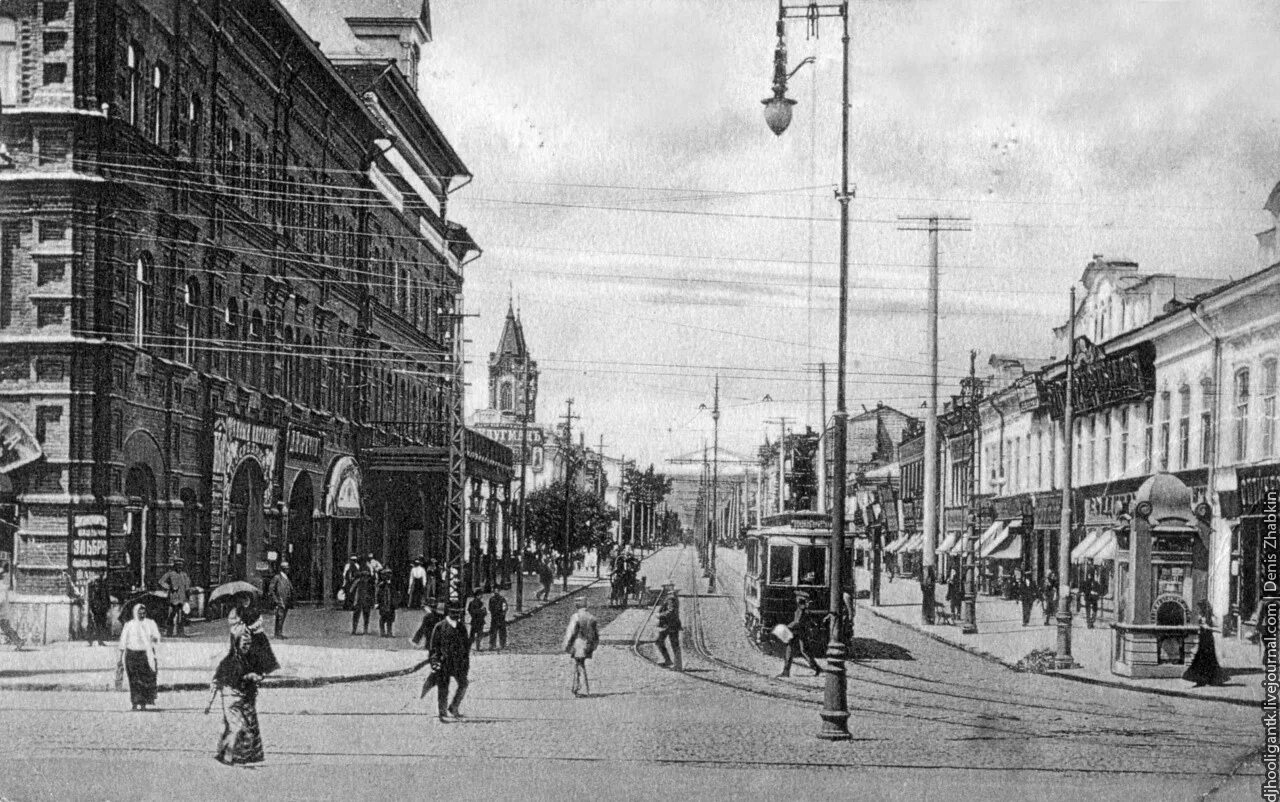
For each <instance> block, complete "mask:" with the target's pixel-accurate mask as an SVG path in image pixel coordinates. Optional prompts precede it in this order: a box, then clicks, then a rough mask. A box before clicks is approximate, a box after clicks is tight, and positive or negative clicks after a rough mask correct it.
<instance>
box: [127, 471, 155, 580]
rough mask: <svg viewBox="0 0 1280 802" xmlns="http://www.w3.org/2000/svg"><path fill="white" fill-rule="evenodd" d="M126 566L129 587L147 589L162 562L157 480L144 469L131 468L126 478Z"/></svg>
mask: <svg viewBox="0 0 1280 802" xmlns="http://www.w3.org/2000/svg"><path fill="white" fill-rule="evenodd" d="M124 495H125V498H126V499H127V500H128V501H127V503H126V505H125V509H124V529H125V563H126V566H127V578H128V580H129V585H130V586H131V587H135V588H136V587H146V586H147V583H148V581H152V582H154V581H155V580H156V579H158V578H159V574H157V573H155V566H156V565H157V563H158V562H159V561H160V560H162V559H164V555H162V554H159V553H158V551H159V543H158V542H157V540H156V522H155V502H156V479H155V475H154V474H152V472H151V469H150V468H149V467H147V466H146V465H134V466H133V467H132V468H130V469H129V472H128V474H126V475H125V481H124Z"/></svg>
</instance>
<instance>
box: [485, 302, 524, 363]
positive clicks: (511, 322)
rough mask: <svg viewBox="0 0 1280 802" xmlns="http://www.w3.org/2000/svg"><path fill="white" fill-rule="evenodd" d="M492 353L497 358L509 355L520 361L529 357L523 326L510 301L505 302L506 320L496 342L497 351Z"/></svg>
mask: <svg viewBox="0 0 1280 802" xmlns="http://www.w3.org/2000/svg"><path fill="white" fill-rule="evenodd" d="M494 353H495V354H496V355H497V356H498V357H502V356H504V355H506V354H511V355H512V356H515V357H519V358H521V359H524V358H526V357H527V356H528V355H529V349H528V347H527V346H526V345H525V341H524V324H522V323H521V322H520V318H519V317H518V316H517V315H516V310H515V307H514V306H512V304H511V302H510V301H508V302H507V320H506V323H504V324H503V326H502V338H501V339H499V340H498V350H497V351H495V352H494Z"/></svg>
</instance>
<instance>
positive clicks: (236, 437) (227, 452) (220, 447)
mask: <svg viewBox="0 0 1280 802" xmlns="http://www.w3.org/2000/svg"><path fill="white" fill-rule="evenodd" d="M279 448H280V430H279V429H277V428H276V427H274V426H265V425H263V424H260V423H253V422H251V421H246V420H241V419H240V418H233V417H231V416H229V415H224V416H222V417H219V418H217V419H216V420H215V421H214V422H213V473H212V476H211V477H210V483H209V495H210V498H211V502H212V503H211V505H210V508H209V530H210V532H212V533H213V537H214V538H216V539H217V541H218V542H215V543H214V544H212V545H213V547H214V548H215V549H216V550H217V552H216V553H218V554H222V555H224V556H225V555H227V554H229V553H230V552H229V551H228V547H227V546H226V545H225V544H224V543H223V542H221V540H222V538H223V537H225V536H226V535H227V534H228V532H229V526H228V524H229V521H230V514H231V495H230V488H231V482H232V480H233V478H234V472H235V471H236V470H237V469H239V468H240V466H241V465H242V464H243V463H244V462H245V461H246V460H255V461H257V463H258V465H259V467H260V468H261V469H262V478H263V482H264V486H263V488H262V497H261V498H262V501H263V503H267V502H269V501H270V499H272V498H274V497H275V489H274V484H275V478H276V461H277V454H278V452H279ZM249 515H250V519H251V520H252V521H254V522H257V521H260V520H261V517H262V510H261V509H258V510H251V511H249ZM255 527H256V530H260V529H261V526H257V525H256V523H255ZM224 530H227V531H224ZM113 567H114V566H113ZM223 567H224V566H218V572H221V570H222V568H223Z"/></svg>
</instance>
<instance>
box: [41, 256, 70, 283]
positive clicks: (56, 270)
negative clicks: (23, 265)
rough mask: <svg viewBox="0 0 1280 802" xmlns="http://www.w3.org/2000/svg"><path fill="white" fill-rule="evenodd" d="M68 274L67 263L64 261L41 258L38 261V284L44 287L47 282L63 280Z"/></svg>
mask: <svg viewBox="0 0 1280 802" xmlns="http://www.w3.org/2000/svg"><path fill="white" fill-rule="evenodd" d="M65 276H66V265H65V264H64V263H62V262H49V261H44V260H41V261H39V262H37V263H36V284H37V286H41V287H43V286H44V285H46V284H53V283H54V282H57V281H62V279H63V278H64V277H65Z"/></svg>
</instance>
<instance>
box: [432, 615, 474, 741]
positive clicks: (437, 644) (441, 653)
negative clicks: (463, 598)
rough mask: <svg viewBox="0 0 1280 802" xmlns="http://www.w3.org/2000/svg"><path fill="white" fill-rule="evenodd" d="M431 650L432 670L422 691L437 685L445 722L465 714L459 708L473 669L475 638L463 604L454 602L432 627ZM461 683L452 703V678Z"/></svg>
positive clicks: (438, 704) (439, 707)
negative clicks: (472, 651) (470, 629)
mask: <svg viewBox="0 0 1280 802" xmlns="http://www.w3.org/2000/svg"><path fill="white" fill-rule="evenodd" d="M427 650H428V651H429V652H430V655H431V673H430V674H429V675H427V679H426V681H425V682H424V683H422V695H423V696H426V695H427V691H428V690H429V689H430V688H431V687H432V686H433V685H434V686H435V688H436V702H437V710H438V714H439V716H440V721H441V722H447V721H448V720H449V717H450V716H452V717H454V718H463V715H462V713H461V711H460V710H459V709H458V708H459V707H460V706H461V705H462V700H463V698H464V697H466V695H467V684H468V683H467V674H468V673H470V671H471V638H470V636H469V635H468V634H467V627H466V625H465V624H463V623H462V606H461V605H460V604H450V605H449V606H448V607H447V608H446V610H445V617H444V620H443V621H441V622H440V623H438V624H436V626H435V629H433V630H431V638H430V639H429V640H428V641H427ZM450 678H452V679H453V681H454V682H455V683H456V684H457V686H458V689H457V690H456V691H455V692H454V694H453V703H452V704H449V703H448V701H449V680H450Z"/></svg>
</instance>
